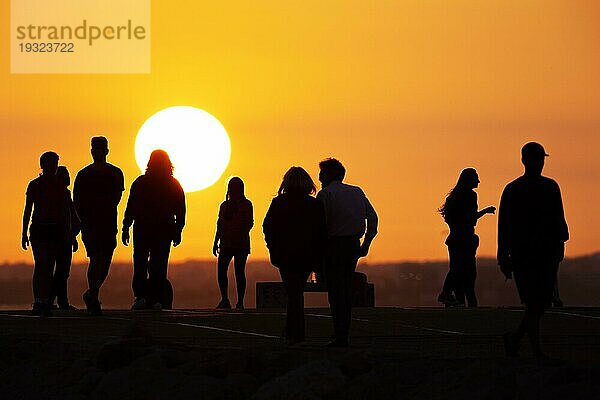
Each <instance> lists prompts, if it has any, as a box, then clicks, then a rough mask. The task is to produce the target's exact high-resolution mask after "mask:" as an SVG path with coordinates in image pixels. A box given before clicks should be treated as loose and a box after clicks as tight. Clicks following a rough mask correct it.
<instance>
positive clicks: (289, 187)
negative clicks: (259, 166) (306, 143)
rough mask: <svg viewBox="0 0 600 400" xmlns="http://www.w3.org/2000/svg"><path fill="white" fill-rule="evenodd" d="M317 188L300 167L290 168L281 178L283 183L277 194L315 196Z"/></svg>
mask: <svg viewBox="0 0 600 400" xmlns="http://www.w3.org/2000/svg"><path fill="white" fill-rule="evenodd" d="M316 191H317V188H316V186H315V183H314V182H313V180H312V178H311V177H310V175H309V174H308V172H306V170H305V169H304V168H302V167H291V168H290V169H289V170H288V171H287V172H286V173H285V175H284V176H283V181H282V182H281V186H279V190H278V191H277V194H279V195H282V194H284V193H292V194H300V195H311V194H315V193H316Z"/></svg>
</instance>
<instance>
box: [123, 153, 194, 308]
mask: <svg viewBox="0 0 600 400" xmlns="http://www.w3.org/2000/svg"><path fill="white" fill-rule="evenodd" d="M185 212H186V207H185V194H184V192H183V189H182V188H181V185H180V184H179V182H178V181H177V179H175V178H174V177H173V164H172V163H171V159H170V158H169V155H168V154H167V152H166V151H164V150H154V151H153V152H152V154H150V159H149V160H148V165H147V168H146V173H145V174H144V175H141V176H139V177H138V178H137V179H136V180H135V181H134V182H133V183H132V184H131V190H130V191H129V199H128V201H127V209H126V210H125V217H124V218H123V232H122V237H121V240H122V242H123V244H124V245H125V246H127V245H128V244H129V227H130V226H131V224H133V281H132V288H133V294H134V296H135V300H134V303H133V306H132V307H131V308H132V309H133V310H139V309H144V308H152V309H154V310H161V309H163V307H164V306H166V305H168V304H164V303H170V302H171V301H172V300H171V299H165V296H164V293H165V290H166V288H167V286H168V281H167V267H168V264H169V253H170V252H171V243H173V246H178V245H179V244H180V243H181V232H182V230H183V226H184V225H185Z"/></svg>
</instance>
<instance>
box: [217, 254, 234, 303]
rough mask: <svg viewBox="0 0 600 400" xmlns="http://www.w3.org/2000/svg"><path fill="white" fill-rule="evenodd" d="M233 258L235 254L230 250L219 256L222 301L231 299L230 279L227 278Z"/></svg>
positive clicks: (219, 281)
mask: <svg viewBox="0 0 600 400" xmlns="http://www.w3.org/2000/svg"><path fill="white" fill-rule="evenodd" d="M232 258H233V254H232V253H230V252H228V251H223V250H221V252H220V253H219V257H218V258H217V281H218V283H219V290H220V292H221V302H225V301H229V281H228V279H227V269H229V263H230V262H231V259H232Z"/></svg>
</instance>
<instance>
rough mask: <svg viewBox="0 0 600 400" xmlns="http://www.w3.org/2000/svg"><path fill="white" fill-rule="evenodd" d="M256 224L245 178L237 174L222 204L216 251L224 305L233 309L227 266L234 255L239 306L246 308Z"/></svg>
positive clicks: (220, 306) (241, 308)
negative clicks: (251, 234)
mask: <svg viewBox="0 0 600 400" xmlns="http://www.w3.org/2000/svg"><path fill="white" fill-rule="evenodd" d="M253 225H254V217H253V211H252V203H251V202H250V200H248V199H247V198H246V195H245V194H244V182H243V181H242V180H241V179H240V178H238V177H237V176H234V177H233V178H231V179H230V180H229V183H228V184H227V195H226V199H225V201H224V202H223V203H221V206H220V207H219V217H218V219H217V232H216V233H215V241H214V244H213V254H214V255H215V257H217V255H218V259H217V280H218V283H219V290H220V291H221V301H220V302H219V304H218V305H217V308H220V309H230V308H231V303H230V302H229V294H228V280H227V269H228V268H229V263H230V262H231V259H233V264H234V268H235V283H236V288H237V304H236V308H237V309H239V310H243V309H244V295H245V293H246V260H247V259H248V254H250V229H252V226H253Z"/></svg>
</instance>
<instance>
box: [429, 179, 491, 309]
mask: <svg viewBox="0 0 600 400" xmlns="http://www.w3.org/2000/svg"><path fill="white" fill-rule="evenodd" d="M478 186H479V176H478V175H477V171H476V170H475V169H474V168H466V169H463V170H462V172H461V173H460V176H459V177H458V182H456V186H454V188H453V189H452V190H451V191H450V193H449V194H448V196H447V197H446V201H445V202H444V205H442V207H441V208H440V210H439V211H440V214H441V215H442V217H444V221H446V223H447V224H448V227H449V228H450V234H449V235H448V238H447V239H446V245H447V246H448V255H449V260H450V262H449V264H450V270H449V271H448V274H447V275H446V280H445V281H444V287H443V289H442V293H440V295H439V296H438V301H439V302H440V303H443V304H445V305H446V306H447V307H448V306H464V305H465V297H466V300H467V304H468V306H469V307H477V296H476V295H475V279H476V277H477V269H476V263H475V254H476V252H477V247H478V246H479V237H478V236H477V235H476V234H475V225H476V224H477V220H479V218H481V217H483V216H484V215H485V214H494V213H495V212H496V207H494V206H490V207H486V208H484V209H483V210H481V211H477V193H475V190H474V189H476V188H477V187H478Z"/></svg>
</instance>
